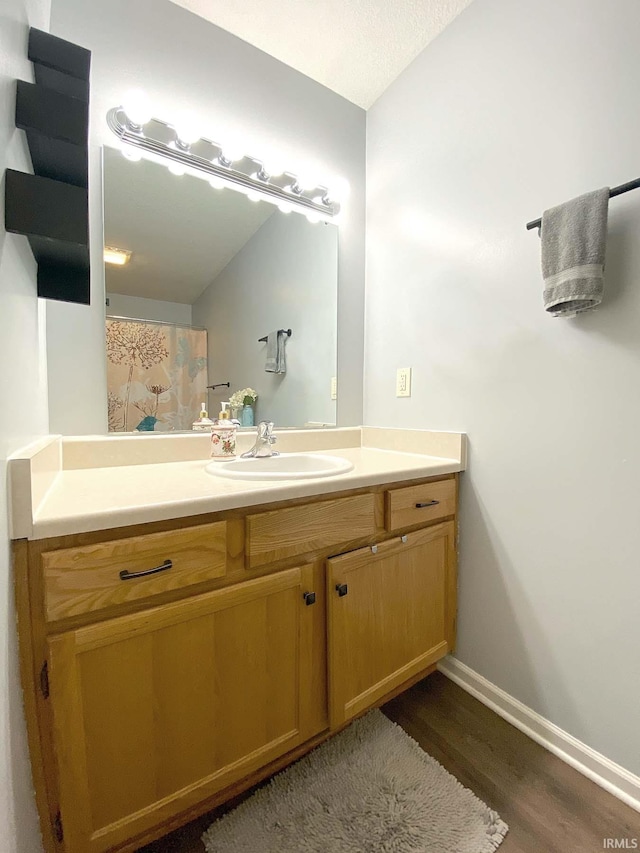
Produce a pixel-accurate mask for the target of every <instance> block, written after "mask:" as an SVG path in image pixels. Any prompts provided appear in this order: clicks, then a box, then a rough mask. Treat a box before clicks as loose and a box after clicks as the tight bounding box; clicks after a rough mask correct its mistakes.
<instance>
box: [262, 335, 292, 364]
mask: <svg viewBox="0 0 640 853" xmlns="http://www.w3.org/2000/svg"><path fill="white" fill-rule="evenodd" d="M284 339H285V332H282V331H280V332H269V334H268V335H267V362H266V364H265V366H264V369H265V371H266V372H267V373H286V372H287V364H286V361H285V355H284V347H285V343H284Z"/></svg>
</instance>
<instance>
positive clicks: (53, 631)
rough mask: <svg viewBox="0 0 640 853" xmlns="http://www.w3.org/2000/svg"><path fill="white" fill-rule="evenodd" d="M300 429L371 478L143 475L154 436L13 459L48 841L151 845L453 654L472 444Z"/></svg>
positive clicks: (32, 735)
mask: <svg viewBox="0 0 640 853" xmlns="http://www.w3.org/2000/svg"><path fill="white" fill-rule="evenodd" d="M303 435H304V434H303V433H299V434H293V433H292V434H290V435H289V436H288V437H287V436H286V435H285V437H284V440H283V441H282V444H283V445H286V446H287V447H289V448H290V449H294V450H295V449H300V446H301V442H304V441H306V442H309V441H312V442H313V441H315V442H316V444H315V445H314V446H318V443H319V445H320V448H321V449H327V446H328V445H329V446H330V445H331V444H333V447H331V452H332V453H333V454H336V455H339V456H344V457H345V458H346V459H348V460H349V461H350V462H351V463H352V464H353V465H354V468H353V471H351V472H350V473H348V474H343V475H341V476H339V477H333V478H328V477H327V478H324V479H313V480H307V481H298V482H296V483H294V482H293V481H285V482H281V483H277V484H274V483H269V482H259V483H254V482H250V483H246V482H244V483H235V482H228V481H224V480H222V479H218V478H215V477H211V476H209V475H207V474H206V473H204V472H203V468H204V466H205V465H206V460H205V461H203V460H204V456H205V454H204V453H203V454H201V458H200V460H198V459H197V458H196V459H191V460H189V459H184V458H182V459H180V460H176V461H173V462H165V463H164V464H163V463H160V462H149V461H145V463H144V464H142V463H140V460H139V459H138V461H137V463H135V464H131V461H130V459H129V460H126V459H125V457H126V456H127V454H128V453H129V454H131V453H134V454H135V453H136V452H138V451H139V450H140V448H141V445H140V441H139V440H136V439H99V440H97V441H96V442H95V443H94V445H93V446H91V444H90V441H89V442H87V441H84V442H83V441H82V440H78V441H77V442H76V444H75V446H74V444H73V441H69V440H67V439H63V440H62V441H61V442H60V440H59V439H58V442H59V443H60V445H61V447H60V448H55V447H54V446H53V445H51V444H49V445H46V446H45V447H43V448H41V449H39V450H36V451H34V452H33V453H32V454H31V455H30V454H28V453H27V454H25V455H23V456H22V457H21V458H18V459H15V460H14V461H13V465H12V469H11V475H12V480H13V483H12V490H13V505H14V527H15V530H16V534H18V535H16V537H15V538H16V541H15V543H14V547H15V569H16V586H17V604H18V617H19V631H20V645H21V658H22V677H23V684H24V691H25V705H26V714H27V722H28V729H29V740H30V749H31V758H32V766H33V773H34V782H35V787H36V793H37V800H38V807H39V811H40V815H41V820H42V826H43V835H44V842H45V848H46V850H47V851H65V853H91V852H92V851H95V853H102V851H133V850H135V849H137V848H138V847H140V846H141V845H142V844H143V843H145V842H147V841H149V840H151V839H153V838H156V837H158V836H160V835H162V834H164V833H166V832H168V831H169V830H170V829H172V828H175V827H176V826H179V825H181V824H183V823H185V822H186V821H188V820H190V819H192V818H194V817H195V816H197V815H198V814H201V813H203V812H205V811H207V810H208V809H211V808H212V807H213V806H215V805H216V804H219V803H221V802H224V801H225V800H227V799H229V798H230V797H231V796H233V795H235V794H237V793H239V792H241V791H242V790H245V789H246V788H248V787H249V786H251V785H252V784H255V783H256V782H257V781H259V780H260V779H263V778H265V777H267V776H268V775H270V774H272V773H273V772H275V771H277V770H279V769H281V768H282V767H284V766H286V765H287V764H289V763H290V762H291V761H293V760H295V759H296V758H298V757H300V756H301V755H302V754H304V753H305V752H307V751H308V750H309V749H311V748H312V747H314V746H315V745H317V744H319V743H320V742H322V740H324V739H325V738H327V737H328V736H330V735H331V734H332V733H334V732H335V731H337V730H339V729H340V728H341V727H343V726H344V725H345V724H347V723H348V722H349V720H351V719H352V718H354V717H356V716H358V715H360V714H362V713H364V712H365V711H366V710H367V709H369V708H371V707H374V706H376V705H379V704H380V703H382V702H383V701H385V700H386V699H388V698H389V697H391V696H393V695H395V694H397V693H398V692H400V691H402V690H404V689H406V688H407V687H408V686H410V685H411V684H413V683H414V682H415V681H417V680H419V679H421V678H423V677H424V676H425V675H427V674H429V673H430V672H431V671H432V670H433V669H434V668H435V664H436V662H437V661H438V660H439V659H440V658H442V657H443V656H444V655H446V654H447V653H448V652H450V651H452V649H453V648H454V645H455V624H456V506H457V486H458V472H459V471H461V470H463V469H464V436H459V435H455V436H454V435H453V434H434V433H419V432H417V431H402V430H379V431H376V430H369V431H367V430H366V429H358V430H334V431H318V433H317V435H316V436H315V438H314V437H313V434H307V437H306V438H305V437H300V436H303ZM309 435H311V438H309V437H308V436H309ZM296 436H297V437H296ZM430 436H431V440H430V438H429V437H430ZM179 438H180V437H172V438H161V439H160V442H165V443H166V442H170V441H172V440H177V441H176V446H177V445H178V444H180V441H179ZM185 438H188V439H189V441H190V442H191V444H189V445H187V443H186V442H183V443H182V449H180V450H179V451H175V452H179V453H182V454H183V456H184V450H185V448H187V446H188V453H187V455H188V454H189V453H190V454H192V455H195V456H197V453H198V452H200V448H201V447H204V444H202V438H203V437H195V436H188V437H185ZM205 440H206V438H205ZM198 441H200V444H198ZM430 441H431V443H430ZM114 442H115V443H116V444H115V446H114V444H113V443H114ZM127 442H129V444H130V446H126V443H127ZM136 442H137V445H138V446H137V447H136V446H135V445H136ZM374 442H377V444H378V446H372V445H374ZM118 443H120V444H119V446H118ZM65 444H66V448H65ZM340 444H343V445H345V446H343V447H340ZM367 444H368V446H366V445H367ZM380 445H381V446H380ZM385 445H386V446H385ZM445 445H446V448H445ZM166 446H167V445H166V444H165V445H162V447H166ZM419 446H422V447H424V448H425V451H426V452H424V453H420V452H416V447H419ZM162 447H160V445H158V447H157V448H156V449H155V450H154V449H153V448H152V449H151V450H149V445H148V444H147V443H145V446H144V453H147V454H149V453H154V452H156V453H160V454H162V453H164V452H165V451H164V450H162ZM87 448H89V449H87ZM434 448H435V450H437V451H438V452H440V453H442V451H443V448H445V450H444V453H447V454H449V455H438V453H436V452H434ZM285 449H286V448H285ZM89 457H91V458H92V460H93V463H95V461H96V460H98V461H99V462H101V463H102V464H101V465H100V466H98V465H95V464H91V465H89V464H88V461H87V460H88V459H89ZM56 460H57V462H58V463H59V467H58V468H57V470H56V464H57V463H56ZM83 460H84V461H83ZM123 460H124V461H128V462H129V464H122V463H123ZM74 466H76V467H74ZM83 466H84V467H83ZM190 475H192V476H193V477H194V478H195V479H196V480H197V485H193V486H192V493H191V494H189V493H188V489H186V491H183V493H182V494H179V495H176V494H174V495H173V498H172V500H166V499H163V496H162V493H161V489H160V485H159V484H160V482H161V481H162V482H164V483H165V486H166V484H167V483H169V484H170V488H171V489H173V490H175V488H177V487H176V484H175V482H173V481H172V478H178V479H180V478H184V482H185V483H187V482H189V476H190ZM154 477H157V478H158V479H157V481H156V480H154ZM92 483H93V489H91V488H90V484H92ZM118 484H119V490H120V495H121V501H120V504H119V505H117V506H115V507H114V506H113V505H112V504H111V509H110V510H109V509H107V506H108V505H109V502H110V501H113V495H110V492H109V490H110V489H111V488H113V489H117V488H118ZM134 484H135V485H134ZM154 484H155V492H154ZM167 488H169V487H167ZM185 488H186V487H185ZM204 491H206V492H208V494H207V495H206V496H203V494H202V492H204ZM158 492H160V495H158ZM196 492H197V494H196ZM145 493H146V495H147V498H146V499H145V498H144V494H145ZM154 494H155V496H154V497H149V496H150V495H154ZM92 501H93V506H92ZM74 502H75V503H74ZM29 505H30V507H31V517H30V519H29V518H28V515H29V510H28V508H29ZM65 508H66V509H65ZM21 524H24V528H23V529H21V527H20V525H21ZM20 533H24V534H27V535H24V536H20V535H19V534H20Z"/></svg>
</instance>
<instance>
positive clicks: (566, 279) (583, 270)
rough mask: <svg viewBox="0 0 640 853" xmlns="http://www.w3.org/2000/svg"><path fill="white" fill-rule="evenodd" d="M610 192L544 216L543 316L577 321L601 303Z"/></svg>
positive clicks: (583, 197)
mask: <svg viewBox="0 0 640 853" xmlns="http://www.w3.org/2000/svg"><path fill="white" fill-rule="evenodd" d="M608 211H609V187H603V188H602V189H600V190H595V191H594V192H591V193H586V194H585V195H581V196H579V197H578V198H574V199H572V200H571V201H568V202H566V203H565V204H561V205H558V207H552V208H551V209H550V210H545V212H544V213H543V214H542V234H541V236H542V276H543V278H544V294H543V301H544V307H545V310H546V311H548V312H549V314H551V315H552V316H554V317H575V316H576V314H579V313H581V312H582V311H588V310H589V309H590V308H595V307H596V305H599V304H600V303H601V302H602V292H603V288H604V257H605V248H606V241H607V216H608Z"/></svg>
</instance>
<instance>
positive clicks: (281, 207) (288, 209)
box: [278, 201, 293, 213]
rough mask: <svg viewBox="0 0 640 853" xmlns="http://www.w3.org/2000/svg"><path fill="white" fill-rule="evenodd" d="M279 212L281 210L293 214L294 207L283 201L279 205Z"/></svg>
mask: <svg viewBox="0 0 640 853" xmlns="http://www.w3.org/2000/svg"><path fill="white" fill-rule="evenodd" d="M278 210H280V211H281V212H282V213H291V211H292V210H293V207H292V206H291V205H290V204H287V202H286V201H282V202H280V204H279V205H278Z"/></svg>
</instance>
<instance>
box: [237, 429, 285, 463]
mask: <svg viewBox="0 0 640 853" xmlns="http://www.w3.org/2000/svg"><path fill="white" fill-rule="evenodd" d="M277 440H278V439H277V438H276V437H275V435H274V434H273V421H260V423H259V424H258V435H257V437H256V443H255V444H254V445H253V447H252V448H251V450H247V452H246V453H243V454H242V456H241V458H242V459H250V458H251V457H263V456H278V455H279V454H278V451H277V450H272V449H271V448H272V445H274V444H275V443H276V441H277Z"/></svg>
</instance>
